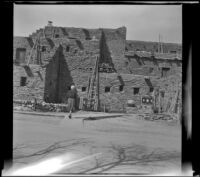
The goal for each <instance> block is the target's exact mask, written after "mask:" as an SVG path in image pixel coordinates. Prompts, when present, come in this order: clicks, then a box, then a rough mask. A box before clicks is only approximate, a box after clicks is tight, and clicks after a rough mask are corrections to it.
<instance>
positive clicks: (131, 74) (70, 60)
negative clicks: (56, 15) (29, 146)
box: [13, 27, 182, 111]
mask: <svg viewBox="0 0 200 177" xmlns="http://www.w3.org/2000/svg"><path fill="white" fill-rule="evenodd" d="M39 33H41V40H40V45H41V48H40V49H39V50H41V64H42V67H40V66H39V65H38V64H39V63H38V60H37V57H36V56H37V53H36V50H33V54H32V58H31V60H30V67H26V66H24V67H23V66H20V64H21V63H19V62H18V63H16V56H17V54H16V50H17V49H18V48H20V49H21V48H22V49H26V53H25V63H27V62H28V59H29V55H30V52H31V49H32V47H33V45H34V42H35V40H36V36H37V35H38V34H39ZM44 36H45V38H44ZM156 44H157V43H153V42H152V43H151V42H147V43H145V42H138V41H136V42H135V41H126V28H125V27H121V28H117V29H83V28H72V27H71V28H70V27H67V28H63V27H45V29H42V28H41V29H39V30H37V31H36V32H34V33H33V34H31V35H30V36H29V37H15V38H14V48H13V50H14V52H13V60H14V63H15V64H14V68H13V77H14V80H13V82H14V99H16V100H18V99H22V100H31V99H34V98H36V99H38V100H44V101H46V102H52V103H64V102H66V94H67V92H68V90H69V86H70V85H71V84H72V83H74V84H75V85H76V86H77V90H78V95H79V97H86V94H87V87H88V79H89V77H90V76H91V74H92V71H93V68H94V65H95V61H96V57H97V56H99V57H100V63H108V64H109V65H110V66H112V67H113V68H114V71H115V72H114V73H100V100H101V105H102V106H105V107H106V109H108V110H109V111H124V110H125V107H126V102H127V100H131V99H132V100H134V101H135V105H136V106H138V107H139V106H141V97H142V95H146V94H151V93H150V88H157V87H159V86H161V87H163V88H165V92H166V98H165V99H166V100H169V95H170V94H171V93H173V92H174V90H173V89H172V88H170V87H166V85H165V83H167V84H168V85H170V84H171V81H170V80H169V81H168V80H165V77H169V76H173V75H176V74H181V72H182V70H181V68H182V64H181V60H180V59H175V58H174V59H167V58H162V57H160V58H159V56H158V55H156V57H155V58H153V57H151V56H150V57H145V56H143V55H141V56H140V55H126V50H130V51H131V50H136V49H138V48H140V50H143V49H145V50H147V51H152V50H153V49H154V48H155V45H156ZM143 45H144V46H143ZM165 45H166V51H167V52H169V51H170V50H179V49H180V50H181V47H180V46H179V45H170V44H165ZM127 47H128V49H127ZM143 47H144V48H143ZM21 55H22V57H23V52H22V54H21ZM145 55H146V54H145ZM148 55H149V54H148ZM162 68H169V69H170V70H169V71H163V69H162ZM163 73H165V74H166V73H167V74H166V76H165V77H163V78H161V79H160V77H161V76H162V75H163ZM144 76H150V80H148V79H145V77H144ZM21 77H26V84H25V85H24V86H22V85H21V84H20V82H21V81H20V79H21ZM177 77H180V76H177ZM172 80H173V79H172ZM178 83H180V79H179V80H178ZM106 87H107V89H110V90H109V91H107V92H106V91H105V88H106ZM134 88H139V92H138V93H134ZM168 93H169V94H168ZM167 95H168V96H167ZM165 102H167V101H165ZM164 105H165V106H164V107H165V108H164V109H165V110H167V108H166V107H167V106H166V104H164Z"/></svg>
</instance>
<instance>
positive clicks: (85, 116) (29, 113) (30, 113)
mask: <svg viewBox="0 0 200 177" xmlns="http://www.w3.org/2000/svg"><path fill="white" fill-rule="evenodd" d="M13 113H17V114H28V115H38V116H51V117H64V116H65V115H66V114H63V115H56V114H42V113H36V112H23V111H13ZM117 116H119V117H120V116H122V114H116V115H98V114H97V115H95V116H91V115H83V116H81V117H80V116H73V118H75V119H76V118H77V119H78V118H83V119H85V118H109V117H110V118H111V117H117Z"/></svg>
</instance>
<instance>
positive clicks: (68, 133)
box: [13, 113, 181, 175]
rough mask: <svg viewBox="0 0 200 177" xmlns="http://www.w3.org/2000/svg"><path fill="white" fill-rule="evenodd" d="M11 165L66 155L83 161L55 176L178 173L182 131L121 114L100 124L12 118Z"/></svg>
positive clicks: (49, 118)
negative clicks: (174, 171)
mask: <svg viewBox="0 0 200 177" xmlns="http://www.w3.org/2000/svg"><path fill="white" fill-rule="evenodd" d="M13 137H14V147H13V154H14V165H16V166H19V165H28V164H31V163H33V162H38V161H41V160H43V159H47V158H50V157H55V156H59V155H62V154H65V153H68V154H71V155H72V156H73V158H72V159H73V160H78V159H80V158H84V157H87V156H90V155H93V154H97V153H98V155H95V156H92V157H90V158H87V159H85V160H83V161H78V162H77V163H74V164H72V165H69V166H66V167H65V168H62V170H59V171H56V172H55V173H54V174H61V175H62V174H63V175H65V174H72V173H73V174H74V173H79V174H80V173H81V174H83V173H86V174H88V173H89V174H91V173H98V174H100V173H101V174H107V173H109V174H110V173H112V174H132V175H142V174H159V173H167V172H169V171H173V170H176V171H180V170H181V126H180V125H178V124H177V125H168V124H166V123H163V122H152V121H145V120H139V119H136V117H135V116H134V115H121V116H118V117H113V118H105V119H99V120H85V121H84V122H83V119H81V118H77V119H64V117H63V118H62V117H53V116H52V117H48V116H39V115H37V116H34V115H25V114H19V113H14V135H13Z"/></svg>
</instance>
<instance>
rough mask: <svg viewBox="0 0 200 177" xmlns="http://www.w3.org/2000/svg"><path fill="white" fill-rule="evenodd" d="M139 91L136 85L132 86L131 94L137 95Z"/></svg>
mask: <svg viewBox="0 0 200 177" xmlns="http://www.w3.org/2000/svg"><path fill="white" fill-rule="evenodd" d="M139 92H140V88H138V87H135V88H133V94H134V95H138V94H139Z"/></svg>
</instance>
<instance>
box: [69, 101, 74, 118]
mask: <svg viewBox="0 0 200 177" xmlns="http://www.w3.org/2000/svg"><path fill="white" fill-rule="evenodd" d="M73 108H74V99H72V98H69V116H68V117H69V119H71V118H72V112H73Z"/></svg>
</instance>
